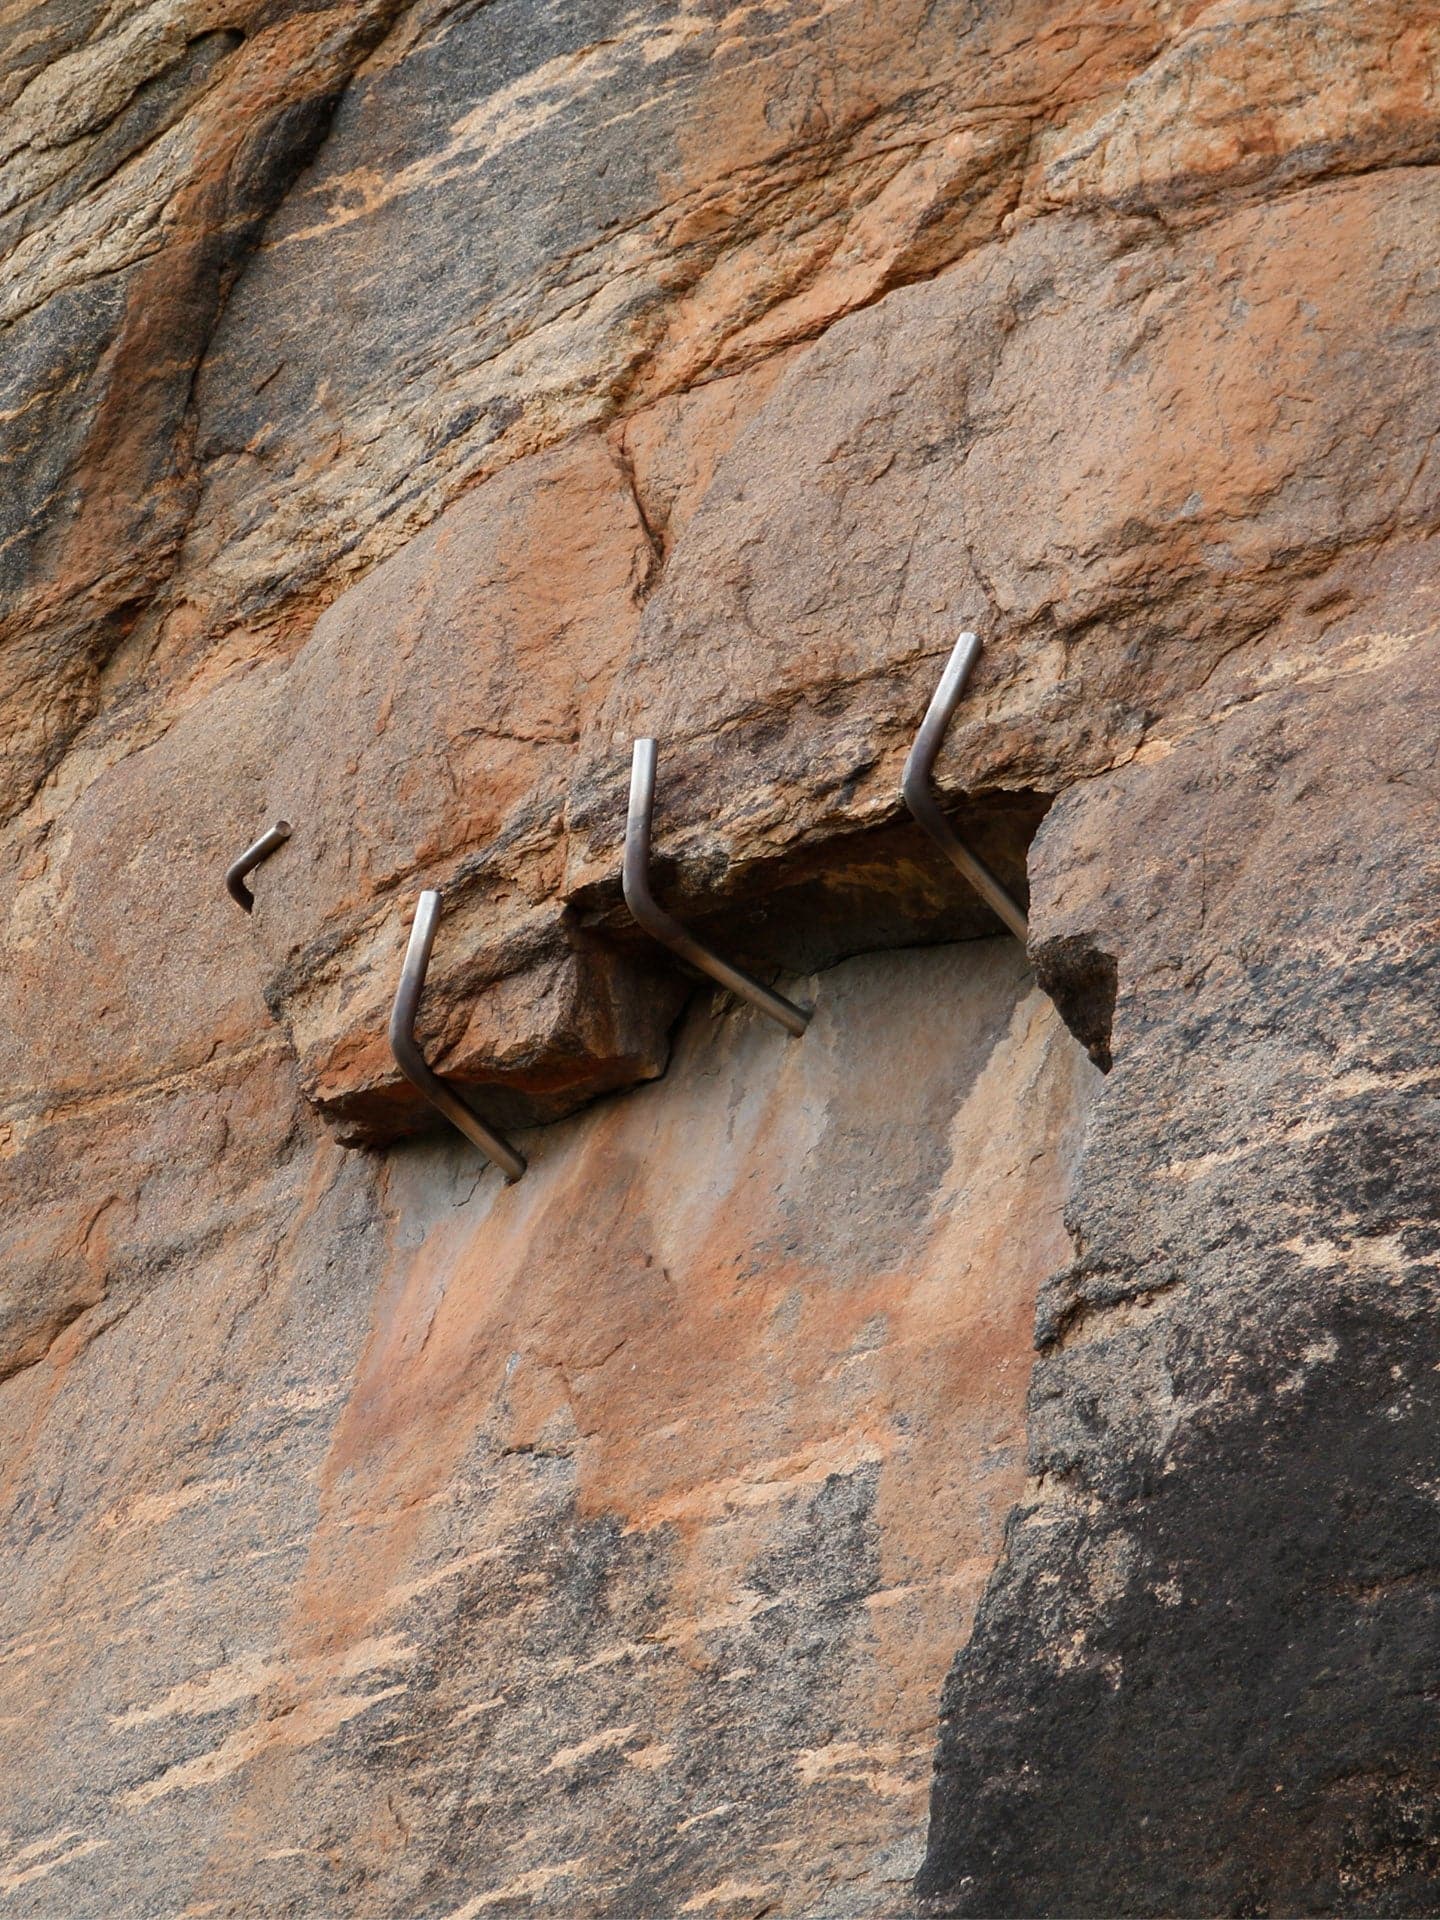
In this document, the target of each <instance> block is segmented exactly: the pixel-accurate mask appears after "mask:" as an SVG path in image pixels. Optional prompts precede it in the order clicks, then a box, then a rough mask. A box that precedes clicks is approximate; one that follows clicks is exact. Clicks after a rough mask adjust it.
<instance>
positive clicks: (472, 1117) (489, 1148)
mask: <svg viewBox="0 0 1440 1920" xmlns="http://www.w3.org/2000/svg"><path fill="white" fill-rule="evenodd" d="M439 922H440V895H439V894H438V893H436V892H434V891H433V890H428V891H426V892H425V893H422V894H421V896H420V900H419V904H418V905H417V906H416V908H415V920H414V923H413V925H412V926H411V928H410V944H409V946H408V947H407V948H406V950H405V964H404V966H403V967H402V968H401V970H400V985H399V987H398V988H397V990H396V993H395V1004H394V1006H393V1007H392V1009H391V1012H390V1051H391V1052H392V1053H393V1054H394V1056H395V1064H396V1066H397V1067H399V1069H400V1071H401V1072H402V1073H403V1074H404V1076H405V1078H406V1079H407V1080H408V1081H409V1082H410V1084H411V1086H412V1087H415V1088H417V1089H418V1090H419V1092H421V1093H423V1094H424V1096H425V1098H426V1099H427V1100H428V1101H429V1102H430V1104H431V1106H432V1107H434V1108H435V1110H436V1112H437V1113H443V1114H444V1116H445V1118H446V1119H447V1120H448V1121H449V1122H450V1124H451V1126H453V1127H458V1128H459V1130H460V1132H461V1133H463V1134H464V1136H465V1138H466V1139H467V1140H469V1141H470V1142H471V1143H472V1144H473V1145H474V1146H477V1147H478V1148H479V1149H480V1151H481V1153H483V1154H484V1155H485V1158H486V1159H487V1160H493V1161H494V1163H495V1165H496V1166H497V1167H499V1169H500V1171H501V1172H502V1173H503V1174H504V1176H505V1178H506V1179H507V1180H518V1179H519V1178H520V1176H521V1174H522V1173H524V1171H525V1156H524V1155H523V1154H521V1153H517V1152H516V1150H515V1148H514V1147H512V1146H511V1145H510V1143H509V1141H508V1140H502V1139H501V1137H500V1135H499V1134H498V1133H495V1132H492V1130H491V1129H490V1128H489V1127H487V1126H486V1124H485V1122H484V1121H483V1120H482V1119H481V1118H480V1116H479V1115H478V1114H477V1113H475V1112H473V1111H472V1110H471V1108H470V1107H468V1106H467V1105H466V1103H465V1102H464V1101H463V1100H462V1099H461V1098H460V1096H459V1094H458V1093H456V1092H455V1090H454V1088H453V1087H451V1086H448V1085H447V1084H446V1082H445V1081H443V1080H442V1079H441V1078H440V1076H439V1074H438V1073H436V1072H435V1071H434V1069H433V1068H432V1067H431V1065H430V1063H429V1061H428V1060H427V1059H426V1058H425V1055H424V1054H423V1053H422V1052H421V1051H420V1043H419V1041H418V1040H417V1039H416V1038H415V1016H416V1015H417V1014H418V1013H419V1011H420V995H421V994H422V993H423V991H424V989H425V976H426V974H427V973H428V972H429V970H430V952H431V949H432V948H433V947H434V945H435V929H436V927H437V926H438V925H439Z"/></svg>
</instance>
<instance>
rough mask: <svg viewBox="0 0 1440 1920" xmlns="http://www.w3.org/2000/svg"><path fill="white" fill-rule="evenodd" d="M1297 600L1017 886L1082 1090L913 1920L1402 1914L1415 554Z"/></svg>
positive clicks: (1431, 1576)
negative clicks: (1065, 1257)
mask: <svg viewBox="0 0 1440 1920" xmlns="http://www.w3.org/2000/svg"><path fill="white" fill-rule="evenodd" d="M1332 588H1333V593H1334V598H1333V599H1332V603H1331V610H1330V614H1329V617H1328V618H1325V619H1314V618H1312V619H1311V620H1309V621H1301V620H1296V621H1295V622H1293V623H1292V626H1291V630H1290V631H1289V632H1288V633H1283V634H1279V635H1275V636H1271V637H1270V638H1269V642H1268V644H1267V645H1266V646H1264V647H1263V648H1252V649H1248V650H1247V651H1246V654H1245V655H1243V656H1237V658H1236V660H1235V661H1233V662H1230V663H1227V666H1228V668H1229V671H1230V672H1231V674H1232V675H1233V676H1234V685H1233V690H1232V697H1231V700H1230V701H1229V702H1228V703H1227V710H1226V711H1225V712H1224V713H1223V714H1222V715H1221V716H1218V717H1217V718H1216V720H1215V721H1214V722H1213V723H1212V724H1210V725H1208V726H1206V727H1203V728H1199V729H1197V730H1195V731H1194V732H1192V733H1190V734H1188V735H1187V736H1185V737H1183V738H1181V739H1177V740H1174V741H1171V742H1165V743H1160V742H1157V743H1156V744H1155V746H1154V748H1153V750H1151V751H1149V752H1147V753H1145V754H1143V755H1141V756H1140V757H1139V758H1138V759H1137V761H1136V762H1135V764H1134V765H1132V766H1131V767H1130V768H1128V769H1127V770H1126V771H1125V772H1124V773H1123V774H1121V775H1119V776H1118V777H1117V778H1115V779H1114V780H1111V781H1108V782H1106V783H1104V784H1103V785H1095V786H1092V787H1090V788H1087V789H1077V791H1076V794H1075V796H1074V798H1073V799H1071V798H1067V799H1066V800H1064V801H1062V802H1061V803H1060V804H1059V805H1058V806H1057V807H1056V808H1055V810H1054V811H1053V812H1052V814H1051V815H1050V817H1049V819H1048V820H1047V822H1046V825H1045V827H1044V828H1043V830H1042V835H1041V840H1040V842H1039V843H1038V845H1037V855H1038V859H1037V865H1036V886H1037V893H1038V894H1039V896H1040V899H1041V903H1042V905H1041V911H1042V917H1043V918H1044V920H1045V922H1046V924H1049V923H1050V920H1051V917H1052V916H1051V914H1050V912H1049V908H1050V907H1051V906H1052V905H1053V910H1054V912H1053V918H1054V920H1055V921H1056V922H1058V923H1062V924H1068V925H1070V926H1072V927H1074V928H1076V929H1077V930H1078V929H1079V928H1081V927H1084V928H1085V929H1087V930H1091V938H1092V939H1094V940H1095V941H1096V942H1097V943H1099V944H1102V945H1104V946H1106V947H1108V948H1109V950H1110V951H1111V952H1112V953H1113V954H1114V956H1115V959H1116V962H1117V966H1118V973H1119V980H1120V995H1119V999H1118V1002H1117V1006H1116V1015H1115V1029H1114V1048H1115V1067H1114V1072H1113V1074H1112V1075H1111V1077H1110V1079H1109V1081H1108V1082H1107V1083H1106V1091H1105V1097H1104V1098H1103V1100H1102V1101H1101V1102H1100V1103H1099V1104H1098V1106H1097V1107H1096V1109H1095V1111H1094V1115H1093V1118H1092V1122H1091V1126H1090V1129H1089V1133H1088V1137H1087V1142H1086V1149H1085V1174H1084V1178H1083V1180H1082V1181H1081V1182H1080V1183H1079V1185H1078V1187H1077V1190H1076V1196H1075V1199H1074V1201H1073V1202H1072V1211H1071V1222H1070V1224H1071V1228H1072V1231H1073V1233H1074V1235H1075V1240H1076V1246H1077V1257H1076V1259H1075V1260H1074V1261H1073V1262H1072V1263H1071V1264H1070V1265H1069V1267H1068V1268H1067V1269H1066V1270H1064V1271H1063V1272H1062V1273H1061V1274H1060V1275H1058V1276H1057V1278H1056V1279H1055V1280H1054V1281H1053V1282H1052V1283H1051V1285H1050V1287H1049V1288H1048V1289H1047V1298H1046V1299H1045V1300H1044V1301H1043V1302H1042V1309H1041V1315H1040V1333H1041V1340H1042V1343H1043V1345H1042V1358H1041V1361H1040V1363H1039V1366H1038V1369H1037V1373H1036V1377H1035V1383H1034V1388H1033V1391H1032V1397H1031V1406H1030V1449H1031V1470H1032V1474H1033V1475H1034V1479H1033V1482H1032V1490H1031V1493H1030V1494H1029V1496H1028V1497H1027V1499H1026V1500H1025V1502H1024V1503H1023V1504H1022V1505H1021V1506H1020V1508H1019V1509H1018V1510H1017V1513H1016V1515H1015V1517H1014V1518H1013V1520H1012V1522H1011V1528H1010V1534H1009V1539H1008V1543H1007V1554H1006V1561H1005V1565H1004V1570H1003V1573H1002V1574H1001V1576H1000V1577H999V1578H997V1581H996V1583H995V1585H994V1586H993V1587H992V1589H991V1592H990V1594H989V1595H988V1597H987V1600H986V1603H985V1610H984V1613H983V1615H982V1618H981V1621H980V1625H979V1627H978V1629H977V1632H976V1635H975V1638H974V1640H973V1641H972V1643H971V1645H970V1647H969V1648H968V1650H967V1651H966V1653H965V1654H964V1655H963V1656H962V1658H961V1660H960V1662H959V1663H958V1665H957V1668H956V1671H955V1675H954V1678H953V1680H952V1682H951V1686H950V1689H949V1692H948V1694H947V1701H946V1720H945V1738H944V1742H943V1745H942V1752H941V1761H940V1771H939V1775H938V1779H937V1785H936V1797H935V1819H934V1824H933V1827H932V1832H931V1847H930V1858H929V1863H928V1866H927V1870H926V1875H925V1882H924V1884H925V1886H926V1888H927V1889H928V1890H929V1891H930V1892H931V1894H932V1898H931V1899H930V1900H929V1901H928V1902H927V1903H926V1910H927V1911H931V1912H935V1913H955V1914H965V1913H969V1914H993V1913H997V1912H1002V1913H1016V1914H1045V1913H1057V1912H1065V1911H1072V1910H1076V1911H1085V1912H1095V1913H1141V1912H1157V1911H1158V1912H1166V1913H1177V1914H1195V1915H1209V1914H1215V1913H1264V1912H1273V1911H1284V1912H1290V1913H1315V1914H1320V1913H1328V1912H1334V1911H1337V1910H1339V1911H1345V1912H1376V1913H1387V1914H1422V1913H1429V1912H1431V1911H1433V1909H1434V1904H1435V1890H1436V1885H1437V1871H1440V1857H1437V1829H1436V1824H1435V1805H1436V1800H1435V1795H1436V1789H1437V1784H1440V1782H1437V1778H1436V1773H1435V1759H1434V1751H1435V1750H1434V1741H1433V1726H1432V1721H1431V1707H1430V1704H1429V1691H1428V1684H1429V1676H1430V1674H1431V1671H1432V1661H1433V1649H1434V1634H1435V1623H1434V1605H1435V1600H1434V1595H1435V1583H1436V1578H1437V1567H1440V1534H1437V1525H1436V1509H1435V1500H1434V1492H1433V1470H1432V1465H1431V1462H1432V1458H1433V1440H1434V1425H1435V1419H1436V1411H1437V1409H1436V1405H1435V1392H1434V1388H1433V1384H1432V1383H1433V1381H1434V1378H1435V1366H1434V1341H1435V1310H1436V1264H1437V1235H1436V1225H1435V1221H1436V1210H1437V1196H1440V1163H1437V1154H1436V1123H1437V1119H1440V1047H1437V1044H1436V1040H1435V1031H1434V1020H1433V1017H1432V1009H1433V1005H1434V999H1435V991H1436V978H1435V976H1436V962H1435V957H1434V937H1433V936H1434V927H1435V908H1434V901H1435V897H1436V883H1437V878H1440V873H1437V866H1440V856H1437V851H1436V849H1437V846H1440V839H1437V827H1440V818H1437V807H1440V790H1437V787H1436V782H1435V764H1436V752H1437V736H1436V712H1437V709H1436V702H1435V695H1434V688H1435V676H1436V668H1437V646H1440V641H1437V631H1440V623H1437V619H1436V615H1437V610H1440V600H1437V575H1436V571H1435V564H1434V555H1433V553H1431V552H1429V551H1427V550H1426V549H1424V548H1420V549H1416V550H1412V551H1408V552H1407V551H1405V550H1404V549H1400V550H1397V551H1396V552H1395V553H1394V555H1393V557H1391V556H1387V557H1386V559H1385V560H1384V561H1381V562H1376V561H1375V560H1373V559H1369V558H1368V557H1367V560H1366V561H1365V562H1364V563H1363V564H1359V565H1353V566H1351V567H1350V568H1349V569H1348V570H1347V572H1346V573H1345V574H1344V575H1343V576H1338V577H1336V578H1335V579H1334V580H1333V581H1332ZM1342 596H1343V597H1342ZM1346 599H1350V600H1353V601H1354V602H1355V603H1356V604H1355V608H1354V611H1340V610H1339V609H1341V608H1343V607H1344V603H1345V600H1346ZM1096 849H1103V850H1104V853H1105V862H1106V864H1105V867H1104V868H1103V869H1102V868H1101V865H1100V863H1099V861H1098V860H1097V859H1096V857H1095V850H1096ZM1062 1568H1063V1570H1064V1571H1063V1577H1060V1578H1057V1574H1060V1571H1061V1569H1062Z"/></svg>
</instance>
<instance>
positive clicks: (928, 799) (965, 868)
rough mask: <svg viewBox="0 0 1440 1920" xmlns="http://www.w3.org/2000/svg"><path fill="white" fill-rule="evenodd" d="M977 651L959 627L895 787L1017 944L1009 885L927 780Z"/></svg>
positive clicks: (1022, 925) (975, 640)
mask: <svg viewBox="0 0 1440 1920" xmlns="http://www.w3.org/2000/svg"><path fill="white" fill-rule="evenodd" d="M979 657H980V640H979V637H978V635H976V634H973V633H962V634H961V636H960V638H959V639H958V640H957V641H956V642H955V648H954V651H953V652H952V653H951V655H950V659H949V661H948V662H947V664H946V667H945V671H944V673H942V674H941V676H940V684H939V686H938V687H937V688H936V689H935V693H934V697H933V698H932V700H931V702H930V705H929V708H928V709H927V710H926V714H925V718H924V720H922V721H921V723H920V731H919V733H917V734H916V736H915V744H914V746H913V747H912V748H911V749H910V757H909V759H908V760H907V761H906V762H905V773H904V777H903V779H902V780H901V783H900V790H901V792H902V793H903V794H904V796H905V804H906V806H907V807H908V808H909V809H910V811H911V813H912V814H914V816H915V818H916V820H917V821H918V822H919V824H920V825H921V827H923V828H924V830H925V832H926V833H928V834H929V836H930V838H931V839H932V840H933V841H934V842H935V844H936V846H937V847H939V848H940V850H941V852H942V853H943V854H944V855H945V857H946V859H947V860H948V861H949V862H950V863H951V865H952V866H953V867H955V868H956V869H957V870H958V871H959V872H960V873H962V874H964V876H965V878H966V879H967V880H968V881H969V882H970V884H971V886H972V887H973V888H974V889H975V891H976V892H977V893H978V894H979V895H980V897H981V899H982V900H983V901H985V903H986V905H987V906H989V907H992V908H993V909H994V910H995V912H996V913H998V914H999V916H1000V918H1001V919H1002V920H1003V921H1004V922H1005V924H1006V926H1007V927H1008V928H1009V929H1010V931H1011V933H1013V934H1014V936H1015V938H1016V939H1017V940H1019V941H1020V942H1021V944H1022V945H1023V944H1024V942H1025V941H1026V940H1028V939H1029V937H1030V926H1029V922H1028V921H1027V920H1026V918H1025V914H1024V912H1023V910H1022V909H1021V907H1020V904H1019V902H1018V901H1017V900H1016V899H1015V897H1014V895H1013V894H1011V893H1010V892H1009V890H1008V889H1007V888H1006V887H1004V886H1002V884H1001V883H1000V881H999V880H997V879H996V877H995V875H994V874H993V873H992V872H991V871H990V869H989V867H987V866H986V865H985V862H984V861H983V860H981V859H979V858H977V856H976V855H975V854H973V853H971V851H970V849H969V848H968V847H967V846H966V845H965V843H964V841H963V840H962V839H961V838H960V836H959V834H957V833H956V831H955V829H954V828H953V827H952V826H951V824H950V822H949V821H948V820H947V819H946V817H945V815H944V813H943V812H942V811H941V808H940V804H939V802H938V801H937V800H936V798H935V793H934V789H933V787H932V786H931V775H932V774H933V772H934V770H935V761H936V757H937V755H938V754H939V752H940V748H941V745H942V743H943V741H944V739H945V731H946V729H947V728H948V726H949V725H950V719H951V716H952V715H953V713H954V711H955V709H956V707H957V706H958V705H959V704H960V696H961V694H962V693H964V691H965V682H966V681H967V680H968V679H969V678H970V669H971V668H972V667H973V666H974V665H975V662H976V661H977V660H978V659H979Z"/></svg>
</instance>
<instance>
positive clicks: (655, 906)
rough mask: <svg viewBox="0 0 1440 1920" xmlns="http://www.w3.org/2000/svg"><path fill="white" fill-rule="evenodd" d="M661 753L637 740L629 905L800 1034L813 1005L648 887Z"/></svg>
mask: <svg viewBox="0 0 1440 1920" xmlns="http://www.w3.org/2000/svg"><path fill="white" fill-rule="evenodd" d="M658 757H659V752H658V748H657V747H656V744H655V742H654V741H653V740H637V741H636V742H635V752H634V756H633V758H632V760H631V763H630V811H629V814H628V816H627V817H626V821H625V862H624V866H623V868H622V872H621V884H622V886H623V888H624V893H625V904H626V906H627V907H628V908H629V909H630V912H631V914H632V916H633V917H634V919H635V921H636V922H637V924H638V925H640V926H642V927H643V928H644V929H645V931H646V933H648V934H649V935H650V937H651V938H652V939H654V940H658V941H659V942H660V944H661V945H662V946H664V947H668V948H669V949H670V951H671V952H672V953H675V954H678V955H679V956H680V958H681V959H682V960H686V961H688V962H689V963H690V965H691V966H692V967H696V968H698V969H699V971H700V972H701V973H703V974H707V975H708V976H709V978H710V979H712V980H714V981H716V982H717V983H718V984H719V985H720V986H722V987H725V988H727V989H728V990H729V991H730V992H731V993H734V994H738V995H739V997H740V998H741V999H742V1000H748V1001H749V1003H750V1005H751V1006H752V1007H758V1008H759V1010H760V1012H761V1013H764V1014H768V1015H769V1017H770V1018H771V1019H772V1020H775V1021H778V1022H779V1024H780V1025H781V1026H782V1027H784V1029H785V1031H786V1032H787V1033H790V1034H793V1035H795V1037H796V1038H797V1039H798V1038H799V1036H800V1035H801V1034H802V1033H804V1031H805V1029H806V1027H807V1026H809V1024H810V1017H811V1012H812V1009H810V1008H808V1007H797V1006H796V1005H795V1002H794V1001H793V1000H787V999H786V998H785V996H784V994H783V993H776V992H775V991H774V990H773V989H772V988H770V987H767V986H764V985H762V984H761V982H760V981H758V980H756V979H755V978H754V977H753V976H752V975H750V974H748V973H746V972H745V971H744V969H743V968H741V967H736V966H732V965H731V963H730V962H729V961H728V960H724V959H722V958H721V957H720V955H719V954H718V953H716V952H715V951H714V950H713V949H712V948H710V947H707V946H706V945H705V944H704V942H703V941H701V940H697V939H696V937H695V935H694V934H693V933H690V932H689V931H688V930H687V929H686V928H685V927H682V926H681V924H680V922H679V921H678V920H677V919H675V918H674V916H673V915H672V914H669V913H667V912H666V911H665V909H664V908H663V907H662V906H661V905H660V903H659V901H658V900H657V899H656V898H655V896H654V894H653V893H652V892H651V891H650V828H651V822H652V819H653V817H654V812H655V763H656V760H657V758H658Z"/></svg>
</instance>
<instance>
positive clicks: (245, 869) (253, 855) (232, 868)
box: [225, 820, 290, 913]
mask: <svg viewBox="0 0 1440 1920" xmlns="http://www.w3.org/2000/svg"><path fill="white" fill-rule="evenodd" d="M289 838H290V822H289V821H288V820H277V821H276V822H275V824H274V826H273V827H271V828H270V830H269V831H268V832H267V833H262V834H261V836H260V838H259V839H258V840H257V841H255V842H254V844H253V845H252V846H248V847H247V848H246V849H245V851H244V852H243V853H242V854H241V855H240V857H239V859H238V860H232V861H231V862H230V864H229V866H228V867H227V868H226V869H225V891H226V892H227V893H228V894H229V895H230V898H231V899H232V900H233V901H234V902H235V904H236V906H237V907H242V908H243V909H244V911H245V912H246V913H253V912H254V911H255V896H254V894H253V893H252V892H251V891H250V889H249V887H247V886H246V884H245V876H246V875H247V874H249V873H253V872H254V871H255V869H256V867H258V866H259V864H260V862H261V861H262V860H268V859H269V857H270V855H271V854H272V853H274V851H275V849H276V848H277V847H283V846H284V844H285V842H286V841H287V840H288V839H289Z"/></svg>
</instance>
